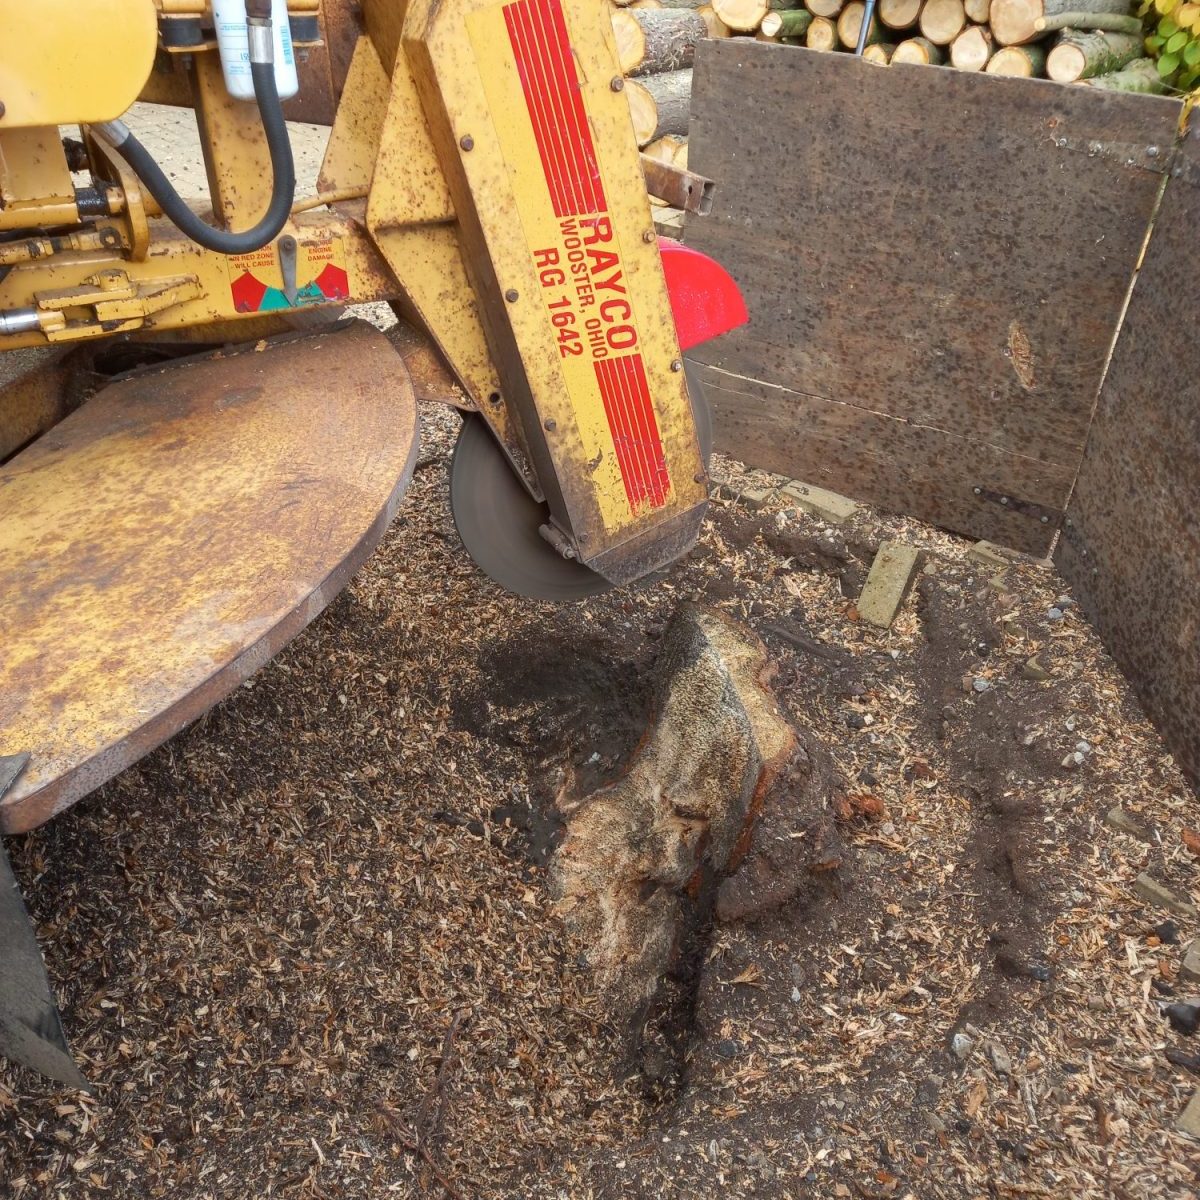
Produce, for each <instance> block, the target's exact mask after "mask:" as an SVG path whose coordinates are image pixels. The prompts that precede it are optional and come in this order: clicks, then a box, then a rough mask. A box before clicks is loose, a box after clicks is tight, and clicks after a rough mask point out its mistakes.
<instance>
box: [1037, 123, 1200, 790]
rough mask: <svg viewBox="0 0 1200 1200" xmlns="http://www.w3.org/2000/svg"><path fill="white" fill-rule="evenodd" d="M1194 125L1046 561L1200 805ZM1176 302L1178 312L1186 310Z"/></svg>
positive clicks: (1199, 128)
mask: <svg viewBox="0 0 1200 1200" xmlns="http://www.w3.org/2000/svg"><path fill="white" fill-rule="evenodd" d="M1197 229H1200V125H1198V124H1197V122H1196V119H1195V117H1194V116H1193V118H1192V129H1191V132H1190V135H1189V136H1188V137H1187V138H1186V139H1184V140H1183V141H1182V143H1181V144H1180V146H1179V147H1178V149H1177V152H1176V154H1175V155H1174V157H1173V160H1172V163H1171V172H1170V179H1169V181H1168V183H1167V187H1166V191H1165V192H1164V193H1163V199H1162V204H1161V205H1160V207H1159V210H1158V215H1157V217H1156V219H1155V222H1154V229H1153V231H1152V233H1151V235H1150V241H1149V243H1148V244H1147V246H1146V256H1145V259H1144V261H1143V263H1142V269H1141V271H1140V272H1139V274H1138V278H1137V283H1136V285H1135V286H1134V289H1133V295H1132V297H1131V298H1130V301H1129V310H1128V312H1127V313H1126V316H1125V323H1124V325H1123V326H1122V328H1121V333H1120V336H1119V337H1118V339H1117V344H1116V348H1115V349H1114V351H1113V359H1112V366H1111V367H1110V368H1109V371H1108V376H1107V378H1106V379H1105V381H1104V387H1103V389H1102V390H1101V392H1100V399H1099V401H1098V403H1097V405H1096V419H1095V421H1094V422H1093V423H1092V431H1091V436H1090V437H1089V439H1088V446H1087V453H1086V454H1085V455H1084V459H1083V466H1082V467H1081V468H1080V471H1079V478H1078V480H1076V483H1075V492H1074V494H1073V496H1072V497H1071V503H1070V505H1069V507H1068V508H1067V520H1066V522H1065V524H1064V526H1063V532H1062V538H1061V539H1060V540H1059V543H1058V547H1057V549H1056V550H1055V554H1054V560H1055V562H1056V563H1057V565H1058V568H1059V570H1060V571H1062V573H1063V575H1064V576H1066V578H1067V579H1068V580H1069V581H1070V583H1071V587H1072V589H1073V590H1074V592H1075V594H1076V595H1077V596H1078V598H1079V601H1080V603H1081V605H1082V606H1083V609H1084V611H1085V612H1086V613H1087V616H1088V618H1089V619H1090V620H1091V621H1092V623H1093V624H1094V625H1095V626H1096V628H1097V629H1098V630H1099V631H1100V636H1101V637H1102V638H1103V639H1104V645H1105V647H1106V648H1107V650H1108V651H1109V653H1110V654H1111V655H1112V656H1113V658H1114V659H1115V660H1116V662H1117V665H1118V666H1120V668H1121V670H1122V671H1124V672H1125V674H1126V675H1127V676H1128V678H1129V681H1130V682H1131V683H1132V684H1133V686H1134V688H1135V690H1136V691H1137V694H1138V697H1139V698H1140V700H1141V701H1142V704H1143V705H1144V707H1145V709H1146V711H1147V713H1149V715H1150V716H1151V717H1152V719H1153V720H1154V722H1155V724H1156V725H1157V726H1158V728H1159V730H1160V732H1161V733H1162V735H1163V739H1164V740H1165V741H1166V743H1167V745H1168V746H1170V748H1171V750H1172V751H1173V752H1174V754H1175V757H1176V759H1177V760H1178V762H1179V765H1180V766H1181V767H1182V768H1183V770H1184V773H1185V774H1186V775H1187V776H1188V777H1189V778H1190V779H1191V781H1192V783H1193V785H1194V786H1195V787H1196V788H1197V790H1198V791H1200V526H1198V525H1197V513H1198V512H1200V386H1198V385H1197V379H1198V378H1200V340H1198V339H1197V337H1196V331H1195V320H1194V316H1193V308H1194V306H1192V307H1189V305H1188V304H1187V303H1186V302H1183V298H1184V296H1185V295H1189V294H1190V292H1189V291H1188V289H1187V288H1183V289H1181V287H1180V281H1181V280H1185V279H1186V280H1195V279H1196V278H1197V275H1198V274H1200V239H1198V238H1197V236H1196V231H1197ZM1181 302H1182V303H1181Z"/></svg>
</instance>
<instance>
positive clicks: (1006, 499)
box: [1000, 496, 1008, 504]
mask: <svg viewBox="0 0 1200 1200" xmlns="http://www.w3.org/2000/svg"><path fill="white" fill-rule="evenodd" d="M1000 503H1001V504H1007V503H1008V497H1007V496H1001V497H1000Z"/></svg>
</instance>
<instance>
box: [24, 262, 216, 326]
mask: <svg viewBox="0 0 1200 1200" xmlns="http://www.w3.org/2000/svg"><path fill="white" fill-rule="evenodd" d="M199 296H200V280H199V278H198V277H197V276H195V275H166V276H163V275H157V276H155V277H154V278H153V279H148V280H143V281H136V282H135V281H134V280H132V279H130V278H129V275H128V274H127V273H126V272H125V271H124V270H122V269H120V268H118V267H109V268H108V269H106V270H103V271H99V272H97V273H96V274H95V275H92V276H89V277H88V278H87V279H85V280H84V281H83V282H82V283H80V284H78V285H77V286H75V287H72V288H62V289H60V290H57V291H56V290H50V291H45V292H37V293H35V296H34V299H35V300H36V301H37V307H38V309H39V310H40V312H39V315H40V318H41V321H42V332H43V333H44V334H45V335H46V337H47V338H48V339H49V340H50V341H51V342H68V341H78V340H80V339H82V338H89V337H92V336H93V335H94V330H95V327H96V326H97V325H99V326H100V327H101V328H102V329H103V330H104V331H105V332H106V333H125V332H127V331H129V330H132V329H140V328H141V327H142V326H143V325H144V324H145V323H146V320H147V318H148V317H150V316H151V315H152V314H154V313H157V312H162V311H163V310H164V309H168V308H174V307H176V306H177V305H180V304H183V303H184V302H185V301H188V300H195V299H197V298H198V297H199ZM80 310H82V316H80V317H78V318H76V319H72V314H73V313H76V312H79V311H80Z"/></svg>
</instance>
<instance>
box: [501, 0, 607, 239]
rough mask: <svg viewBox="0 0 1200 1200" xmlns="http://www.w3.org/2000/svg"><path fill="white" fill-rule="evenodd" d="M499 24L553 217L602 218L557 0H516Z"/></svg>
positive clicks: (595, 168)
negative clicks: (514, 68) (591, 215)
mask: <svg viewBox="0 0 1200 1200" xmlns="http://www.w3.org/2000/svg"><path fill="white" fill-rule="evenodd" d="M504 23H505V26H506V27H507V29H508V40H509V42H510V44H511V45H512V49H513V56H514V58H515V60H516V64H517V73H518V75H519V76H520V79H521V90H522V91H523V92H524V93H525V106H526V108H527V109H528V110H529V120H530V123H531V124H532V126H533V136H534V140H535V141H536V142H537V148H538V154H539V156H540V157H541V160H542V170H543V172H544V173H545V176H546V183H547V186H548V187H549V189H550V201H551V203H552V204H553V206H554V214H555V216H557V217H574V216H581V215H583V214H585V213H600V212H607V211H608V205H607V202H606V200H605V198H604V185H603V183H602V182H601V179H600V165H599V160H598V159H597V157H596V147H595V144H594V143H593V141H592V131H591V127H590V126H589V125H588V121H587V114H586V113H585V112H584V108H583V96H582V94H581V93H580V87H579V74H578V72H577V71H576V70H575V59H574V57H573V55H572V53H571V44H570V40H569V39H568V37H567V25H566V21H565V20H564V19H563V11H562V3H561V0H517V3H515V4H508V5H506V6H505V8H504Z"/></svg>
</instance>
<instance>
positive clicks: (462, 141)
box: [458, 133, 475, 150]
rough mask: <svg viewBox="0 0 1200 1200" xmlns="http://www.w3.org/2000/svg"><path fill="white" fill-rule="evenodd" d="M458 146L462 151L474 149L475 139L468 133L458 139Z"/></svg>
mask: <svg viewBox="0 0 1200 1200" xmlns="http://www.w3.org/2000/svg"><path fill="white" fill-rule="evenodd" d="M458 144H459V145H460V146H461V147H462V148H463V149H464V150H474V149H475V139H474V138H473V137H472V136H471V135H470V134H469V133H464V134H463V136H462V137H460V138H459V139H458Z"/></svg>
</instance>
